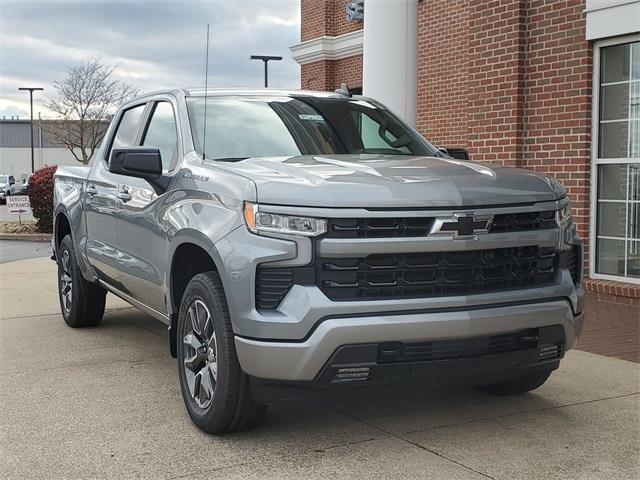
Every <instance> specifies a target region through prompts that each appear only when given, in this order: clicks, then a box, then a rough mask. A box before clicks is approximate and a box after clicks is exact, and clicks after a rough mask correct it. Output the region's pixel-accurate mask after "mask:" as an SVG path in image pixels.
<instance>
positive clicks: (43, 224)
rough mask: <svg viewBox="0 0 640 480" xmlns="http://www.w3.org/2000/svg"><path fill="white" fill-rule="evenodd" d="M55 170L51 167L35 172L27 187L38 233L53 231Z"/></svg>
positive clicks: (54, 167) (55, 167)
mask: <svg viewBox="0 0 640 480" xmlns="http://www.w3.org/2000/svg"><path fill="white" fill-rule="evenodd" d="M57 168H58V167H57V166H56V165H53V166H51V167H48V166H47V167H42V168H41V169H39V170H36V171H35V172H34V173H33V175H32V176H31V178H30V179H29V186H28V187H27V195H29V201H30V202H31V209H32V210H33V216H34V217H36V220H37V221H38V231H40V232H43V233H51V232H52V230H53V174H54V173H56V169H57Z"/></svg>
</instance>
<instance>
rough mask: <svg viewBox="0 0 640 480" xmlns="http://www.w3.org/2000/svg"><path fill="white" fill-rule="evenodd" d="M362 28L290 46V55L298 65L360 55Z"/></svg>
mask: <svg viewBox="0 0 640 480" xmlns="http://www.w3.org/2000/svg"><path fill="white" fill-rule="evenodd" d="M363 44H364V42H363V30H356V31H355V32H350V33H345V34H344V35H339V36H337V37H329V36H323V37H318V38H314V39H312V40H308V41H306V42H302V43H299V44H298V45H294V46H292V47H290V50H291V56H292V57H293V59H294V60H295V61H296V62H298V63H299V64H300V65H305V64H307V63H313V62H318V61H320V60H340V59H341V58H347V57H353V56H354V55H362V47H363Z"/></svg>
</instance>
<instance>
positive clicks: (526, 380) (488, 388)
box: [478, 370, 552, 396]
mask: <svg viewBox="0 0 640 480" xmlns="http://www.w3.org/2000/svg"><path fill="white" fill-rule="evenodd" d="M551 372H552V371H551V370H546V371H543V372H538V373H532V374H530V375H527V376H524V377H521V378H519V379H517V380H512V381H510V382H501V383H494V384H491V385H479V386H478V389H479V390H481V391H483V392H485V393H488V394H489V395H497V396H507V395H520V394H522V393H527V392H530V391H531V390H535V389H536V388H538V387H541V386H542V385H543V384H544V382H546V381H547V379H548V378H549V376H551Z"/></svg>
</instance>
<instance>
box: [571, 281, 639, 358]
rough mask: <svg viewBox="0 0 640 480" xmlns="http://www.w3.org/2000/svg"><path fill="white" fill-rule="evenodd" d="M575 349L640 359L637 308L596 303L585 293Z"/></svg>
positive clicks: (591, 296) (593, 296)
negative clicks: (585, 302)
mask: <svg viewBox="0 0 640 480" xmlns="http://www.w3.org/2000/svg"><path fill="white" fill-rule="evenodd" d="M576 348H577V349H578V350H584V351H586V352H591V353H598V354H600V355H608V356H610V357H616V358H622V359H624V360H630V361H632V362H640V307H637V306H631V305H619V304H614V303H606V302H599V301H598V300H597V299H596V298H595V295H591V294H587V306H586V310H585V325H584V330H583V332H582V336H581V337H580V340H579V341H578V344H577V346H576Z"/></svg>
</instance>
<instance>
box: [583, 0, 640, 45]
mask: <svg viewBox="0 0 640 480" xmlns="http://www.w3.org/2000/svg"><path fill="white" fill-rule="evenodd" d="M584 12H585V13H586V16H587V40H599V39H601V38H609V37H616V36H618V35H626V34H629V33H637V32H638V31H640V0H587V4H586V8H585V9H584Z"/></svg>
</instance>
